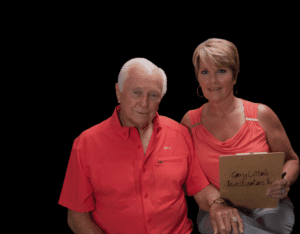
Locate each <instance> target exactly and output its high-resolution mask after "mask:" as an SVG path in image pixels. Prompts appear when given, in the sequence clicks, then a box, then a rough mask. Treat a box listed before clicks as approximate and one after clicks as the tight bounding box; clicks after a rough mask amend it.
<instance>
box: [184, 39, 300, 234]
mask: <svg viewBox="0 0 300 234" xmlns="http://www.w3.org/2000/svg"><path fill="white" fill-rule="evenodd" d="M193 64H194V67H195V73H196V77H197V80H198V82H199V87H198V90H199V88H200V87H201V90H202V93H203V96H204V97H205V98H206V99H207V100H208V103H205V104H204V105H203V106H201V107H200V108H198V109H196V110H191V111H189V112H187V113H186V114H185V116H184V117H183V119H182V121H181V123H182V124H183V125H185V126H186V127H188V129H189V130H190V132H191V135H192V138H193V141H194V144H195V151H196V154H197V156H198V158H199V161H200V164H201V166H202V169H203V171H204V173H205V174H206V176H207V178H208V179H209V181H210V182H211V185H210V186H208V187H207V188H206V190H207V193H209V194H210V196H211V199H212V201H213V202H212V203H211V204H209V205H210V206H208V204H203V207H200V209H202V210H200V212H199V214H198V220H197V224H198V229H199V231H200V233H202V234H204V233H214V231H218V232H220V233H230V231H231V230H232V231H233V233H238V231H239V232H242V231H244V233H255V234H257V233H266V234H267V233H291V231H292V229H293V225H294V213H293V204H292V202H291V201H290V199H289V198H288V197H287V196H288V193H289V191H290V186H291V185H292V184H293V183H295V181H296V180H297V178H298V175H299V158H298V156H297V155H296V153H295V152H294V151H293V149H292V146H291V144H290V141H289V139H288V137H287V135H286V133H285V131H284V128H283V126H282V124H281V122H280V120H279V119H278V117H277V116H276V114H275V113H274V112H273V111H272V110H271V109H270V108H269V107H268V106H266V105H263V104H256V103H252V102H249V101H245V100H243V99H239V98H237V97H235V95H234V86H235V84H236V82H237V76H238V73H239V55H238V51H237V48H236V46H235V45H234V44H233V43H231V42H229V41H227V40H222V39H209V40H207V41H205V42H203V43H201V44H200V45H199V46H198V47H197V48H196V50H195V52H194V55H193ZM198 90H197V92H198ZM198 95H199V94H198ZM249 152H285V163H284V167H283V172H287V173H286V175H285V177H284V178H283V179H281V180H278V181H275V182H274V184H273V187H271V188H270V189H268V191H266V196H269V197H273V198H280V200H279V205H278V207H277V208H272V209H255V210H245V209H239V208H238V209H235V208H232V207H229V206H228V205H227V204H226V202H225V201H224V200H222V199H221V198H220V193H219V189H220V184H219V156H220V155H234V154H236V153H249ZM203 210H206V211H209V212H205V211H203ZM238 228H239V229H238ZM242 229H244V230H242ZM226 231H227V232H226Z"/></svg>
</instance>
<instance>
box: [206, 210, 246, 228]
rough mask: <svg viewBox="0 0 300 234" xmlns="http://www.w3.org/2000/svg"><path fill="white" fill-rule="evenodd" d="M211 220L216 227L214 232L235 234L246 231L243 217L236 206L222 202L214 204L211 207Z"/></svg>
mask: <svg viewBox="0 0 300 234" xmlns="http://www.w3.org/2000/svg"><path fill="white" fill-rule="evenodd" d="M209 216H210V220H211V223H212V226H213V229H214V234H218V233H220V234H230V233H231V230H233V234H238V233H239V231H240V233H243V232H244V224H243V219H242V218H241V216H240V214H239V211H238V210H237V209H235V208H232V207H228V206H225V205H222V204H213V205H212V206H211V208H210V209H209Z"/></svg>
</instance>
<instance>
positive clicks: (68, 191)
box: [58, 138, 95, 212]
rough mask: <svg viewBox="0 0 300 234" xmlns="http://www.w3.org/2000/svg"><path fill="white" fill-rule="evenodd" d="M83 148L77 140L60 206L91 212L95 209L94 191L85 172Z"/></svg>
mask: <svg viewBox="0 0 300 234" xmlns="http://www.w3.org/2000/svg"><path fill="white" fill-rule="evenodd" d="M82 148H83V147H82V145H81V143H80V141H79V138H77V139H76V140H75V141H74V144H73V147H72V151H71V156H70V159H69V163H68V167H67V172H66V175H65V180H64V183H63V187H62V191H61V194H60V198H59V202H58V204H59V205H62V206H64V207H67V208H69V209H70V210H74V211H76V212H89V211H92V210H94V209H95V200H94V189H93V187H92V185H91V183H90V181H89V179H88V178H89V177H88V176H87V170H85V167H86V165H85V163H84V157H83V156H84V155H83V154H84V150H82Z"/></svg>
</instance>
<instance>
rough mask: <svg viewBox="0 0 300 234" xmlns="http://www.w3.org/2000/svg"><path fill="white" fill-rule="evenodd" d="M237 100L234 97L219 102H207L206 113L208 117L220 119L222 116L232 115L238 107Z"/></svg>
mask: <svg viewBox="0 0 300 234" xmlns="http://www.w3.org/2000/svg"><path fill="white" fill-rule="evenodd" d="M238 101H239V99H238V98H236V97H235V96H234V95H232V96H229V97H227V98H226V99H223V100H222V101H220V102H213V101H209V102H208V108H207V112H208V114H209V115H214V116H218V117H222V116H224V115H227V114H230V113H232V112H233V111H234V110H235V109H236V107H237V106H238Z"/></svg>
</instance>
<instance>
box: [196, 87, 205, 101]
mask: <svg viewBox="0 0 300 234" xmlns="http://www.w3.org/2000/svg"><path fill="white" fill-rule="evenodd" d="M199 88H200V85H199V86H198V88H197V95H198V97H201V98H203V97H204V96H203V93H202V96H200V95H199Z"/></svg>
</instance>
